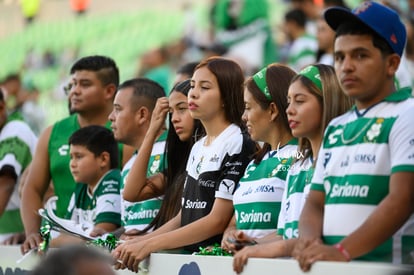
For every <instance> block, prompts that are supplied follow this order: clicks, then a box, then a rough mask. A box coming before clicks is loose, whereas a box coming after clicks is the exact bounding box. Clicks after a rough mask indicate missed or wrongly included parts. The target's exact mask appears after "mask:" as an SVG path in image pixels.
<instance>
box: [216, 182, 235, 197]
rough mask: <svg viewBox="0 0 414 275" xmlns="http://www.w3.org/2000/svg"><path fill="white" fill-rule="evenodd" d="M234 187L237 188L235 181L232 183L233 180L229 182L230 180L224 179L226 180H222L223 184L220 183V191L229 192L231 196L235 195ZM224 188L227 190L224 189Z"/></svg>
mask: <svg viewBox="0 0 414 275" xmlns="http://www.w3.org/2000/svg"><path fill="white" fill-rule="evenodd" d="M234 187H235V184H234V181H232V180H228V179H224V180H222V182H221V183H220V187H219V190H220V191H224V192H227V193H230V194H233V192H234ZM224 188H225V189H224ZM223 189H224V190H223Z"/></svg>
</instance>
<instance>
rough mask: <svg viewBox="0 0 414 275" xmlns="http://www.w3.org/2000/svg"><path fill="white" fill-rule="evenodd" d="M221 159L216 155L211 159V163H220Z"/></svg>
mask: <svg viewBox="0 0 414 275" xmlns="http://www.w3.org/2000/svg"><path fill="white" fill-rule="evenodd" d="M219 160H220V158H219V157H218V156H217V155H216V154H214V156H213V157H212V158H211V159H210V162H219Z"/></svg>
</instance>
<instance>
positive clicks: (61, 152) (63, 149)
mask: <svg viewBox="0 0 414 275" xmlns="http://www.w3.org/2000/svg"><path fill="white" fill-rule="evenodd" d="M58 152H59V155H61V156H67V155H68V153H69V145H68V144H63V145H62V146H60V147H59V149H58Z"/></svg>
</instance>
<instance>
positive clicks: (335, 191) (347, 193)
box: [324, 181, 369, 198]
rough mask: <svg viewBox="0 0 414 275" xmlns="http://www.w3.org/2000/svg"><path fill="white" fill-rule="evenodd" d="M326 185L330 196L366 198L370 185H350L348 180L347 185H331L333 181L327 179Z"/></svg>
mask: <svg viewBox="0 0 414 275" xmlns="http://www.w3.org/2000/svg"><path fill="white" fill-rule="evenodd" d="M324 187H325V190H326V193H327V194H328V196H329V197H330V198H337V197H341V198H351V197H352V198H366V197H368V193H369V186H368V185H350V184H349V183H348V182H346V183H345V185H339V184H334V185H333V186H332V187H331V183H330V182H329V181H325V182H324Z"/></svg>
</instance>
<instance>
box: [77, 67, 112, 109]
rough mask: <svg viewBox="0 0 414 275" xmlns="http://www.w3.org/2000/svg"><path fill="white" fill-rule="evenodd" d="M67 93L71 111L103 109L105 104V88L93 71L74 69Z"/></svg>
mask: <svg viewBox="0 0 414 275" xmlns="http://www.w3.org/2000/svg"><path fill="white" fill-rule="evenodd" d="M71 83H72V86H71V89H70V93H69V99H70V106H71V110H72V111H73V112H77V113H82V112H89V111H93V110H96V109H103V108H104V106H106V105H107V97H108V95H107V93H106V90H105V89H106V88H105V87H104V86H103V85H102V82H101V81H100V80H99V79H98V78H97V75H96V72H93V71H86V70H82V71H75V73H74V74H73V75H72V79H71Z"/></svg>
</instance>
